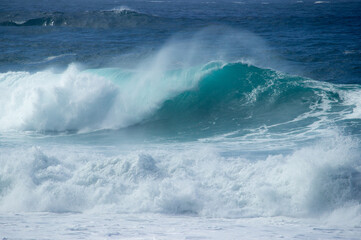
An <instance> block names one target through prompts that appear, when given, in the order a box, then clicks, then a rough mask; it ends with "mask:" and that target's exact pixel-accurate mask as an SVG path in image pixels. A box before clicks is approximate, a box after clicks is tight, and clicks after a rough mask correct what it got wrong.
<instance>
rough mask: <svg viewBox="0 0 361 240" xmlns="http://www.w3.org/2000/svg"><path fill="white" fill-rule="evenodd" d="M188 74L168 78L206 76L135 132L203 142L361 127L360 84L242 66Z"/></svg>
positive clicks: (169, 100)
mask: <svg viewBox="0 0 361 240" xmlns="http://www.w3.org/2000/svg"><path fill="white" fill-rule="evenodd" d="M119 73H121V74H120V76H119ZM187 73H188V75H187V76H188V79H187V78H185V77H184V70H176V71H171V72H168V73H167V74H166V77H165V79H181V80H182V81H189V79H192V77H194V76H196V75H197V74H200V73H202V74H201V76H202V77H201V78H200V79H199V80H197V82H196V84H193V85H192V86H191V85H189V86H188V87H185V88H184V89H185V90H184V91H181V92H179V93H174V94H172V95H173V97H169V98H167V99H165V100H164V101H163V102H162V103H161V104H160V105H159V107H158V108H157V109H156V110H155V111H154V112H152V113H151V114H149V115H148V116H147V117H146V118H144V119H142V121H140V122H137V123H136V124H135V128H140V129H143V130H146V131H150V132H152V134H154V132H158V133H159V132H161V133H166V134H167V135H168V136H170V135H175V134H176V135H180V136H182V137H195V138H199V137H209V136H214V135H220V134H227V133H232V134H231V136H233V137H239V136H243V135H247V134H250V133H252V132H254V131H255V129H267V131H269V134H274V135H278V136H279V135H282V134H284V133H287V134H288V133H291V134H292V133H301V134H308V133H310V132H311V131H314V130H316V131H315V133H316V135H317V131H319V130H320V131H322V129H328V128H330V126H340V125H342V126H343V127H344V126H346V125H349V124H347V123H350V122H353V123H357V124H356V125H354V127H355V126H357V127H356V128H358V127H359V126H360V125H359V116H358V114H357V112H358V111H359V110H358V109H359V107H360V105H359V104H358V103H357V102H354V100H356V99H355V97H356V95H355V94H357V93H358V92H360V90H361V88H360V87H359V86H358V85H353V86H352V85H348V86H345V85H334V84H330V83H322V82H317V81H313V80H310V79H306V78H302V77H297V76H290V75H286V74H281V73H279V72H277V71H274V70H271V69H262V68H258V67H255V66H252V65H247V64H243V63H226V64H224V63H221V62H212V63H208V64H206V65H204V66H202V67H200V68H193V69H191V70H187ZM107 74H108V77H110V78H112V79H113V82H116V83H117V84H120V85H121V83H124V82H126V79H127V77H129V75H127V74H125V73H123V72H121V71H116V70H114V69H112V70H109V71H107ZM128 74H129V73H128ZM125 76H126V77H125ZM356 98H357V97H356ZM132 127H133V128H134V126H132Z"/></svg>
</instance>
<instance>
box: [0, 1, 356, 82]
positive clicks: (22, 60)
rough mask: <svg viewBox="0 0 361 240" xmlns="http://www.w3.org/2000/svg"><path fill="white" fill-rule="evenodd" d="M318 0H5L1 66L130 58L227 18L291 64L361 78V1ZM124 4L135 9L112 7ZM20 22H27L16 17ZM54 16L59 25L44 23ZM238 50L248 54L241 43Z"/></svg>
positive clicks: (323, 74) (323, 75) (328, 77)
mask: <svg viewBox="0 0 361 240" xmlns="http://www.w3.org/2000/svg"><path fill="white" fill-rule="evenodd" d="M314 2H315V1H303V2H297V1H269V2H267V4H265V3H266V2H263V1H239V2H237V1H209V2H208V1H186V2H184V1H160V2H156V1H155V2H152V1H102V2H101V3H99V2H98V1H74V2H72V3H69V2H68V1H37V2H36V3H34V1H25V2H24V1H3V2H2V3H1V5H0V23H1V25H10V26H2V27H1V28H0V31H1V32H0V34H1V45H0V47H1V49H0V50H1V52H2V54H1V56H0V57H1V59H0V62H1V67H0V70H1V72H6V71H10V70H28V71H35V70H39V69H44V68H48V67H52V66H56V67H65V66H67V64H69V63H71V62H80V63H83V64H85V65H86V66H89V67H104V66H117V65H119V63H120V64H124V62H125V61H124V60H123V59H122V60H119V58H120V57H121V56H123V55H125V54H130V55H131V56H129V55H127V57H126V58H127V60H126V61H127V62H128V61H137V58H138V57H141V56H142V55H144V54H149V53H150V52H152V51H157V50H158V49H159V48H160V47H161V46H162V45H163V44H164V43H165V42H166V41H167V40H169V38H170V37H172V36H174V35H175V34H180V35H182V36H185V37H187V36H190V35H192V34H194V33H196V32H198V31H200V30H202V29H204V28H205V27H209V26H221V27H231V28H233V29H236V30H242V31H249V32H252V33H254V34H256V35H257V36H259V37H261V38H262V39H263V40H264V41H265V42H266V43H267V46H268V51H270V52H272V54H273V55H274V57H275V58H277V60H273V61H280V60H281V61H282V63H283V65H285V66H282V67H283V68H286V67H288V68H292V70H289V71H296V73H297V74H300V75H302V76H307V77H310V78H312V79H316V80H321V81H329V82H336V83H359V82H360V77H361V69H360V64H361V63H360V62H361V59H360V49H361V46H360V44H361V41H360V39H361V35H360V34H361V33H360V28H361V26H360V24H361V16H360V11H359V9H360V2H359V1H331V2H330V3H323V4H322V3H321V4H315V3H314ZM122 6H126V7H128V8H129V9H130V10H129V11H125V12H122V13H119V12H117V11H111V10H112V9H117V8H121V7H122ZM24 21H25V22H24ZM15 22H20V23H22V24H18V25H19V26H17V27H15V26H11V25H12V24H9V23H15ZM23 22H24V23H23ZM51 22H53V24H54V25H55V26H46V27H44V26H42V25H44V24H47V25H50V24H51ZM210 47H213V48H216V47H219V46H210ZM135 54H138V56H135ZM60 55H63V56H62V57H59V58H56V59H54V60H53V61H51V62H49V61H45V62H44V59H47V58H48V57H51V56H60ZM234 55H235V56H236V57H239V58H241V57H243V56H242V52H241V51H237V49H234ZM128 58H130V60H128ZM279 67H280V68H281V66H279ZM291 73H292V74H293V73H295V72H291Z"/></svg>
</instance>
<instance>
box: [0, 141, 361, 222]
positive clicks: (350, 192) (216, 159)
mask: <svg viewBox="0 0 361 240" xmlns="http://www.w3.org/2000/svg"><path fill="white" fill-rule="evenodd" d="M132 148H133V150H131V149H129V151H125V152H118V151H113V152H110V151H109V150H106V151H104V152H103V150H101V149H97V148H96V147H81V146H74V147H73V146H64V145H62V146H61V147H46V146H44V147H43V148H42V149H39V148H33V149H26V148H25V149H23V150H21V149H5V148H3V150H2V154H1V155H0V164H1V166H2V168H1V169H0V176H1V178H0V186H1V188H0V189H1V194H0V195H1V198H0V211H2V212H9V211H12V212H14V211H15V212H17V211H50V212H79V211H80V212H107V211H110V212H119V213H144V212H152V213H166V214H186V215H189V214H190V215H198V216H208V217H216V216H218V217H261V216H262V217H267V216H289V217H313V216H323V215H327V214H328V215H330V214H331V215H332V214H333V218H334V217H335V215H337V214H340V213H342V210H339V209H343V208H344V207H347V208H348V209H349V208H358V207H359V205H360V199H361V191H360V188H361V163H360V159H359V156H360V151H359V149H360V148H359V145H358V143H357V142H356V141H353V140H352V139H347V138H343V137H334V138H333V139H330V140H327V141H325V142H320V143H319V144H315V145H314V146H312V147H305V148H302V149H299V150H296V151H294V152H293V153H290V154H278V155H268V156H265V157H256V158H245V157H241V156H239V157H238V156H234V155H233V156H232V154H230V156H229V157H226V156H222V154H221V152H222V151H223V148H222V146H221V144H217V145H216V146H213V145H211V144H204V143H189V144H186V143H184V144H175V145H174V146H172V145H171V144H167V145H166V146H165V145H158V146H154V147H153V148H148V150H146V149H145V148H142V147H140V148H137V147H135V146H133V147H132ZM218 149H219V150H218ZM351 215H352V214H350V218H352V219H351V220H350V221H352V222H354V220H355V216H354V215H353V216H351ZM344 218H345V216H344ZM345 221H346V220H345Z"/></svg>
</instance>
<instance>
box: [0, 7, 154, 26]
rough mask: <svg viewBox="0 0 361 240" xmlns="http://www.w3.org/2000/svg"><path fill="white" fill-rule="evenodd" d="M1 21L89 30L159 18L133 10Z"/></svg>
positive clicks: (135, 24)
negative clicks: (86, 28) (85, 28)
mask: <svg viewBox="0 0 361 240" xmlns="http://www.w3.org/2000/svg"><path fill="white" fill-rule="evenodd" d="M8 18H9V19H6V20H5V19H4V20H2V21H0V26H15V27H29V26H45V27H46V26H48V27H49V26H51V27H53V26H58V27H60V26H61V27H79V28H81V27H88V28H121V27H137V26H143V25H148V24H153V23H156V22H157V19H158V18H157V17H155V16H152V15H147V14H144V13H139V12H136V11H134V10H131V9H127V8H124V9H122V8H121V9H113V10H109V11H92V12H79V13H63V12H53V13H38V14H35V16H33V17H32V18H28V19H26V18H20V17H16V18H15V17H11V16H10V17H8Z"/></svg>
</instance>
